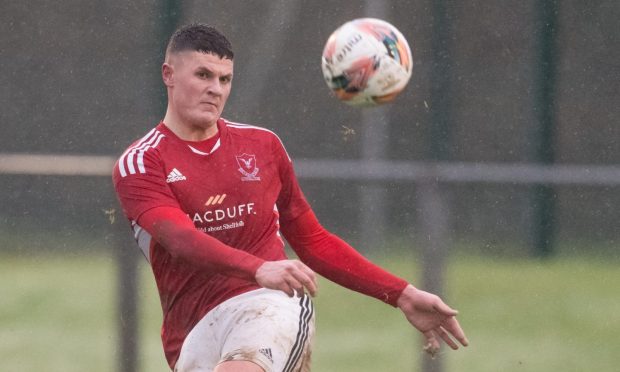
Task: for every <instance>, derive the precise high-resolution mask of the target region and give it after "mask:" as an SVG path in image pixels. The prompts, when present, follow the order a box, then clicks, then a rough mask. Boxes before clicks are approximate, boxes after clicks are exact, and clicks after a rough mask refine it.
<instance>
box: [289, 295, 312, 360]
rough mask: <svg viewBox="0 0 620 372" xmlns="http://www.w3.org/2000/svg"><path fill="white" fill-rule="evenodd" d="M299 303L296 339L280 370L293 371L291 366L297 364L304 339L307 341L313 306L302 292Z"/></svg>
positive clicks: (304, 344)
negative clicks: (299, 310)
mask: <svg viewBox="0 0 620 372" xmlns="http://www.w3.org/2000/svg"><path fill="white" fill-rule="evenodd" d="M299 305H300V306H301V313H300V314H299V331H297V339H296V340H295V344H294V345H293V348H292V349H291V353H290V354H289V357H288V360H287V361H286V365H285V366H284V369H283V370H282V372H292V371H293V368H295V365H297V362H299V358H300V357H301V355H302V354H303V350H304V347H305V346H306V341H308V332H309V327H310V319H312V314H313V313H314V308H313V307H312V301H310V297H308V295H306V294H304V295H303V296H302V297H301V299H300V300H299Z"/></svg>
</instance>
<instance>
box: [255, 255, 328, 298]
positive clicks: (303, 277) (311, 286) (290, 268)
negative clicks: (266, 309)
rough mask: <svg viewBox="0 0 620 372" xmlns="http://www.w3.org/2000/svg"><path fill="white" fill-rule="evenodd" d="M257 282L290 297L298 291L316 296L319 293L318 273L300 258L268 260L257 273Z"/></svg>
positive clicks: (299, 293) (298, 292)
mask: <svg viewBox="0 0 620 372" xmlns="http://www.w3.org/2000/svg"><path fill="white" fill-rule="evenodd" d="M255 279H256V282H257V283H258V284H259V285H260V286H261V287H265V288H270V289H277V290H280V291H283V292H285V293H286V294H288V295H289V296H290V297H293V296H294V295H295V292H297V294H298V295H300V296H301V294H302V293H304V292H308V293H309V294H310V296H312V297H314V296H316V293H317V279H316V274H315V273H314V271H312V269H310V268H309V267H308V266H306V265H305V264H303V263H302V262H301V261H298V260H282V261H266V262H265V263H264V264H262V265H261V266H260V267H259V268H258V270H256V275H255Z"/></svg>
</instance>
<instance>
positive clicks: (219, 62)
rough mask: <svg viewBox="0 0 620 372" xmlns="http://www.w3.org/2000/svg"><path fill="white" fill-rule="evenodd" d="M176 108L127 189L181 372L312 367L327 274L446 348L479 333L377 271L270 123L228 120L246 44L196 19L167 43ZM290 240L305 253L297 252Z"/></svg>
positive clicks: (124, 183) (119, 186)
mask: <svg viewBox="0 0 620 372" xmlns="http://www.w3.org/2000/svg"><path fill="white" fill-rule="evenodd" d="M162 77H163V81H164V84H165V85H166V87H167V91H168V108H167V112H166V115H165V117H164V119H163V121H162V122H161V123H159V125H157V126H156V127H155V128H154V129H152V130H151V131H150V132H149V133H148V134H147V135H145V136H144V137H142V138H141V139H140V140H138V141H136V142H134V143H133V144H132V145H131V146H130V147H129V148H128V149H127V150H126V151H125V153H123V155H122V156H121V157H120V159H119V160H118V162H117V164H116V166H115V168H114V176H113V178H114V185H115V188H116V192H117V194H118V197H119V200H120V202H121V204H122V207H123V210H124V213H125V214H126V216H127V217H128V219H129V220H130V221H131V225H132V227H133V230H134V234H135V237H136V240H137V242H138V244H139V246H140V248H141V249H142V250H143V253H144V255H145V257H146V258H147V260H148V261H149V262H150V264H151V266H152V269H153V273H154V276H155V280H156V282H157V287H158V291H159V295H160V299H161V305H162V309H163V326H162V340H163V344H164V351H165V354H166V358H167V360H168V363H169V365H170V367H171V368H173V369H174V370H175V371H178V372H182V371H216V372H227V371H244V372H253V371H256V372H258V371H274V372H280V371H287V372H288V371H309V369H310V364H309V363H310V353H311V350H310V345H311V340H312V336H313V334H314V312H313V308H312V302H311V301H310V298H309V296H308V295H310V296H314V295H315V294H316V292H317V285H316V280H317V279H316V275H315V271H316V272H317V273H319V274H321V275H323V276H324V277H326V278H328V279H330V280H332V281H334V282H336V283H338V284H340V285H342V286H345V287H347V288H350V289H352V290H355V291H358V292H361V293H364V294H367V295H369V296H373V297H375V298H377V299H379V300H381V301H384V302H386V303H388V304H390V305H392V306H395V307H398V308H400V309H401V310H402V311H403V313H404V315H405V317H406V318H407V319H408V320H409V322H411V324H412V325H413V326H414V327H416V328H417V329H418V330H420V331H421V332H422V333H423V334H424V335H425V337H426V339H427V342H428V349H429V350H431V352H433V353H434V352H436V351H437V350H438V349H439V343H440V340H443V341H444V342H446V343H447V344H448V345H449V346H450V347H452V348H453V349H457V348H458V346H457V343H456V342H455V340H454V339H453V338H455V339H456V340H457V341H458V342H460V343H461V344H463V345H467V339H466V338H465V335H464V333H463V331H462V330H461V327H460V326H459V323H458V322H457V320H456V318H455V316H456V314H457V313H456V311H454V310H452V309H451V308H450V307H448V306H447V305H446V304H445V303H443V301H442V300H441V299H440V298H438V297H437V296H435V295H432V294H430V293H427V292H424V291H421V290H418V289H416V288H414V287H413V286H412V285H410V284H408V283H407V282H406V281H405V280H403V279H400V278H398V277H396V276H394V275H392V274H390V273H388V272H386V271H384V270H382V269H381V268H379V267H377V266H375V265H374V264H372V263H371V262H369V261H368V260H366V259H365V258H364V257H362V256H361V255H359V254H358V253H357V252H356V251H355V250H354V249H353V248H351V247H350V246H349V245H347V243H345V242H344V241H342V240H340V239H339V238H338V237H336V236H335V235H333V234H331V233H329V232H328V231H326V230H325V229H324V228H323V227H322V226H321V225H320V224H319V222H318V221H317V219H316V217H315V215H314V213H313V212H312V209H311V208H310V206H309V205H308V203H307V201H306V199H305V198H304V196H303V194H302V192H301V189H300V188H299V185H298V183H297V179H296V177H295V173H294V171H293V166H292V163H291V159H290V158H289V156H288V154H287V152H286V150H285V149H284V146H283V145H282V143H281V142H280V139H279V138H278V137H277V136H276V135H275V134H274V133H272V132H271V131H268V130H266V129H263V128H260V127H255V126H251V125H245V124H237V123H233V122H230V121H228V120H225V119H223V118H221V114H222V111H223V109H224V105H225V104H226V100H227V99H228V96H229V94H230V91H231V83H232V78H233V52H232V49H231V46H230V43H229V42H228V40H227V39H226V38H225V37H224V36H223V35H222V34H221V33H220V32H218V31H217V30H215V29H214V28H212V27H209V26H206V25H202V24H191V25H188V26H185V27H182V28H180V29H179V30H177V31H176V32H175V33H174V35H173V36H172V38H171V39H170V42H169V44H168V48H167V50H166V59H165V63H164V64H163V66H162ZM280 233H281V234H282V236H284V238H286V240H287V241H288V242H289V244H290V245H291V247H292V248H293V249H294V250H295V252H296V253H297V255H298V256H299V257H300V259H301V261H298V260H289V259H287V258H286V256H285V252H284V241H283V240H282V238H281V235H280Z"/></svg>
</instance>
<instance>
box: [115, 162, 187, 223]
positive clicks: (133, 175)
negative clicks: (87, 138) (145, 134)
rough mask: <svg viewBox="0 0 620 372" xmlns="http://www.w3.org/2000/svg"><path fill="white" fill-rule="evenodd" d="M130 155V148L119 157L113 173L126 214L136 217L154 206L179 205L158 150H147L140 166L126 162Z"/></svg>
mask: <svg viewBox="0 0 620 372" xmlns="http://www.w3.org/2000/svg"><path fill="white" fill-rule="evenodd" d="M128 156H131V152H129V153H125V154H124V155H123V156H122V157H121V158H120V159H119V160H118V161H117V163H116V165H115V166H114V171H113V176H112V179H113V181H114V189H115V190H116V195H117V197H118V199H119V201H120V203H121V206H122V208H123V212H124V213H125V216H127V218H129V219H130V220H134V221H137V220H138V218H140V216H141V215H142V214H143V213H144V212H146V211H148V210H149V209H152V208H156V207H176V208H180V205H179V202H178V201H177V199H176V197H175V196H174V194H173V193H172V190H170V187H169V186H168V184H167V183H166V175H165V172H164V168H163V166H162V164H161V162H160V161H159V158H158V157H157V155H156V152H155V151H146V152H144V153H143V154H142V156H143V157H142V158H141V162H140V164H139V166H134V164H133V163H132V162H127V157H128ZM128 164H129V165H128Z"/></svg>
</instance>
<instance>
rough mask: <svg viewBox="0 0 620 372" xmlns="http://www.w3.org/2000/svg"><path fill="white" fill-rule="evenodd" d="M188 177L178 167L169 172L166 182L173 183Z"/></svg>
mask: <svg viewBox="0 0 620 372" xmlns="http://www.w3.org/2000/svg"><path fill="white" fill-rule="evenodd" d="M186 179H187V177H185V176H184V175H183V174H181V172H179V170H178V169H176V168H172V171H171V172H170V173H169V174H168V178H166V183H172V182H177V181H185V180H186Z"/></svg>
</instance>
